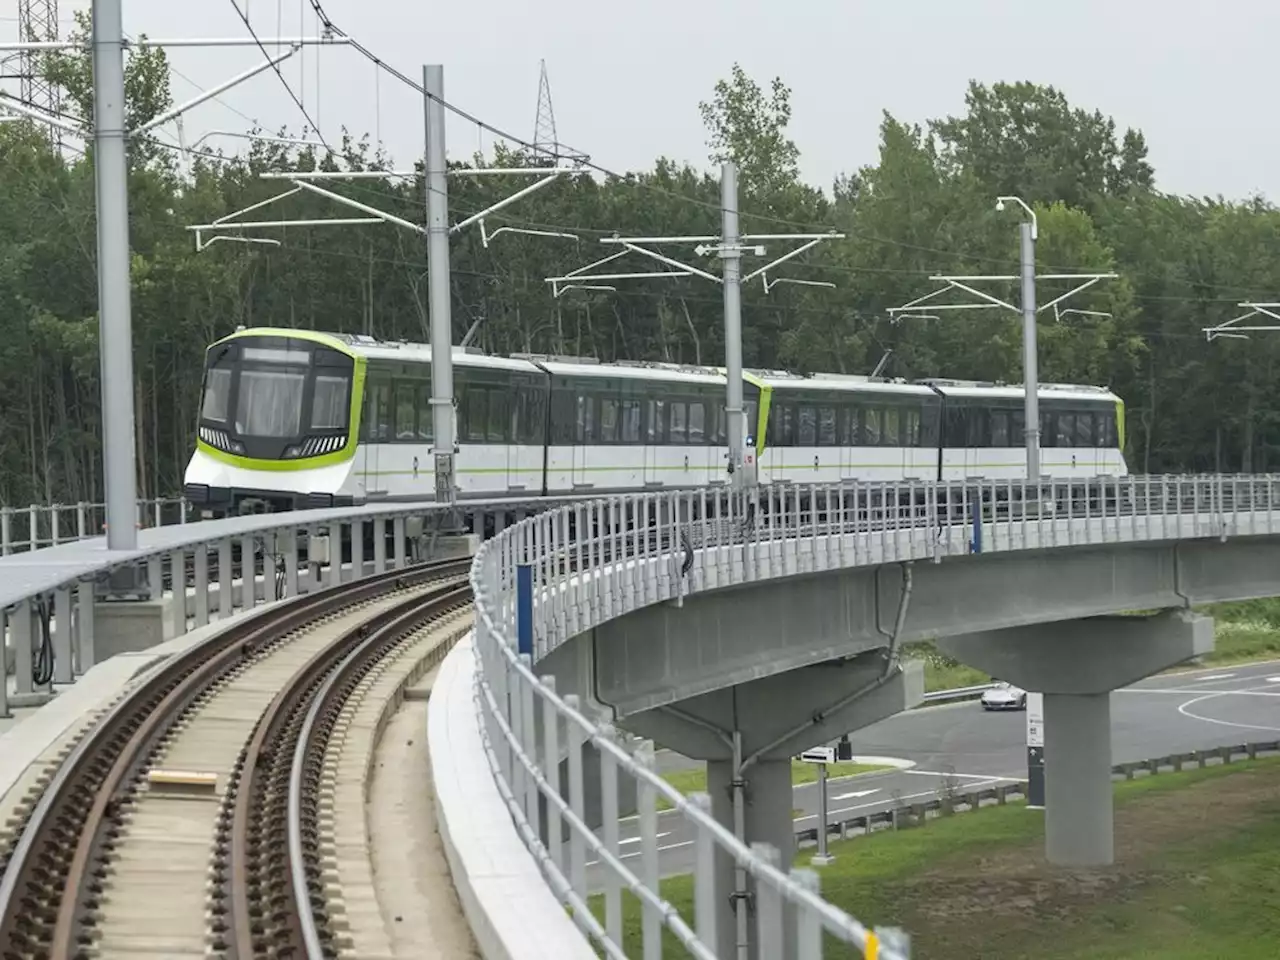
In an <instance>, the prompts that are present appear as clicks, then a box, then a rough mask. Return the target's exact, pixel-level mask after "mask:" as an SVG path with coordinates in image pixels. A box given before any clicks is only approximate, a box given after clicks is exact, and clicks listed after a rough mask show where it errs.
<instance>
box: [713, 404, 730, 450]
mask: <svg viewBox="0 0 1280 960" xmlns="http://www.w3.org/2000/svg"><path fill="white" fill-rule="evenodd" d="M712 409H713V410H715V412H716V414H715V416H716V420H715V424H714V425H713V426H712V428H711V440H710V442H711V443H712V444H714V445H716V446H724V445H725V444H726V443H728V442H729V422H728V421H729V413H728V411H727V410H725V408H724V404H723V403H717V404H713V405H712Z"/></svg>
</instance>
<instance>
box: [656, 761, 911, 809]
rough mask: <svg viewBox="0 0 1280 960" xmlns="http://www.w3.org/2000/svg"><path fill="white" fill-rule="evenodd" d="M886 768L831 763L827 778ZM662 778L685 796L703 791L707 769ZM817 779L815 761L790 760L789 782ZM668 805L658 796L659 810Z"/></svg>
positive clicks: (855, 774)
mask: <svg viewBox="0 0 1280 960" xmlns="http://www.w3.org/2000/svg"><path fill="white" fill-rule="evenodd" d="M888 769H890V768H889V767H886V766H884V765H883V764H878V763H831V764H828V765H827V778H828V779H835V778H836V777H854V776H857V775H858V774H860V773H871V772H873V771H875V770H888ZM663 779H664V780H666V781H667V783H669V784H671V785H672V786H673V787H675V788H676V789H677V790H679V791H680V792H681V793H683V794H684V795H685V796H688V795H689V794H691V793H698V792H699V791H701V792H703V793H705V792H706V789H707V770H706V768H705V767H702V766H698V767H693V768H690V769H688V770H674V771H672V772H671V773H666V774H663ZM817 779H818V765H817V764H816V763H805V762H804V761H802V760H792V761H791V783H792V784H793V785H795V786H799V785H800V784H802V783H813V782H814V781H815V780H817ZM670 806H671V804H669V803H667V801H666V800H665V799H664V798H663V797H659V798H658V809H659V810H666V809H668V808H670Z"/></svg>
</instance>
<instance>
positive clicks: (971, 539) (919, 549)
mask: <svg viewBox="0 0 1280 960" xmlns="http://www.w3.org/2000/svg"><path fill="white" fill-rule="evenodd" d="M1278 504H1280V479H1278V478H1276V477H1272V476H1264V477H1221V476H1209V477H1108V478H1099V479H1098V480H1096V481H1093V482H1090V483H1079V482H1074V483H1065V482H1064V483H1046V484H1044V485H1043V486H1041V487H1039V488H1035V487H1028V486H1026V485H1024V484H1022V483H1019V482H1013V481H997V482H975V483H972V484H969V485H956V484H945V485H944V484H932V483H925V482H920V483H905V484H887V483H881V484H866V483H856V482H849V483H843V484H836V485H794V484H788V485H776V486H773V487H762V488H759V489H757V490H756V491H753V492H752V493H751V494H750V495H745V494H730V493H727V492H724V491H722V490H700V491H683V492H678V493H669V494H644V495H635V496H621V497H612V498H607V499H602V500H599V501H593V502H587V503H575V504H570V505H567V506H564V507H560V508H557V509H554V510H549V511H547V512H544V513H542V514H539V515H538V516H536V517H531V518H529V519H527V520H525V521H524V522H522V523H520V524H518V525H516V526H515V527H513V528H511V529H509V530H507V531H505V532H504V533H503V534H501V535H499V536H497V537H495V538H494V539H491V540H489V541H488V542H486V543H485V544H484V545H483V547H482V548H481V550H480V552H479V554H478V555H477V556H476V559H475V561H474V564H473V567H472V583H473V587H474V590H475V597H476V608H477V617H476V623H477V652H478V654H477V655H478V658H479V661H480V666H481V669H480V670H478V671H477V680H476V686H477V690H476V698H477V704H478V707H479V709H480V710H481V712H482V715H483V720H484V727H485V732H486V735H487V739H488V745H489V751H490V756H491V763H492V765H493V772H494V775H495V778H496V780H497V782H498V785H499V789H500V791H501V792H502V794H503V796H504V798H505V799H506V802H507V804H508V807H509V809H510V811H511V814H512V817H513V819H514V820H515V822H516V824H517V827H518V828H519V830H520V832H521V835H522V836H523V838H524V840H525V842H526V844H527V845H528V847H529V849H530V851H531V852H532V853H533V855H534V856H535V858H536V859H537V860H538V861H539V863H540V865H541V867H542V869H543V872H544V875H545V876H546V877H547V880H548V882H549V884H550V885H551V886H552V888H553V889H554V891H555V892H556V894H557V896H559V898H560V899H561V901H562V902H563V903H564V904H565V905H566V906H567V907H568V908H569V909H570V911H571V913H572V915H573V916H574V918H575V920H576V921H577V922H578V924H579V925H580V927H581V929H582V930H583V931H584V933H585V934H586V935H587V936H589V937H590V938H591V939H592V940H593V941H594V942H595V943H596V944H597V946H598V947H599V948H600V949H602V950H603V951H604V953H606V954H607V955H609V956H613V957H623V956H626V953H624V944H623V921H622V917H623V908H622V891H624V890H627V891H630V892H631V893H632V894H634V895H635V897H636V898H637V899H638V900H639V901H640V903H641V907H642V911H643V918H644V919H643V931H642V940H643V952H644V956H645V957H646V958H649V957H657V956H660V955H661V947H660V943H661V936H662V928H664V927H665V928H666V929H667V930H669V931H670V933H671V934H672V935H674V936H675V938H676V939H677V940H679V941H680V943H681V944H683V945H684V947H685V948H686V949H687V950H688V951H689V952H690V953H691V954H693V955H694V956H697V957H705V958H712V957H716V956H717V949H718V948H722V947H723V945H720V944H717V943H716V940H715V938H716V935H717V933H716V930H715V923H714V917H715V904H716V900H717V898H725V897H728V896H729V895H730V894H731V893H734V892H735V891H729V890H721V889H717V888H716V881H715V871H714V869H713V866H712V863H713V860H714V858H715V850H716V848H720V849H721V850H724V851H726V852H727V853H728V855H729V856H730V857H731V858H732V859H733V860H734V862H735V863H736V864H737V866H738V868H739V869H740V870H741V871H743V873H744V874H746V875H749V876H750V877H752V878H754V886H755V888H756V893H755V899H754V902H753V903H752V905H751V910H750V914H751V915H752V916H753V917H754V919H753V920H751V925H752V926H753V927H754V928H755V930H754V936H755V937H758V938H759V941H758V942H759V943H760V945H761V948H762V949H761V955H762V956H782V955H784V952H785V954H787V955H795V956H798V957H800V958H802V960H807V958H816V957H820V956H821V955H822V936H821V931H823V930H825V931H827V932H828V933H830V934H832V935H834V936H835V937H836V938H838V939H840V940H843V941H844V942H847V943H851V944H854V945H856V946H858V947H860V948H861V949H863V950H864V951H865V952H866V953H867V954H869V955H872V954H874V953H875V950H878V955H879V956H881V957H886V958H887V957H895V958H896V957H905V956H906V955H907V953H908V949H909V948H908V942H907V940H906V938H905V936H904V935H903V934H902V933H901V932H900V931H897V930H881V931H871V930H868V928H867V927H866V926H864V925H863V924H861V923H859V922H858V921H857V920H855V919H854V918H852V917H850V916H849V915H847V914H846V913H844V912H843V911H841V910H839V909H837V908H835V907H834V906H832V905H831V904H829V903H827V902H825V901H824V900H822V898H821V896H820V892H819V887H818V877H817V875H816V874H815V873H813V872H812V871H809V870H804V869H797V870H789V868H790V864H779V863H778V853H777V851H776V850H772V849H771V848H768V847H766V846H763V845H753V846H752V847H751V848H750V849H748V848H747V847H746V846H744V845H743V843H742V842H741V841H740V840H739V839H738V838H736V837H735V836H734V835H733V834H732V833H731V832H729V831H727V830H726V829H724V828H723V827H722V826H720V825H719V824H718V823H717V822H716V821H715V820H714V819H713V818H712V817H711V814H710V809H709V800H708V798H707V797H706V796H705V795H694V796H691V797H689V798H684V797H681V796H680V795H679V794H678V793H677V792H676V791H675V790H673V789H672V788H671V787H670V786H669V785H668V784H667V783H666V782H665V781H664V780H662V778H660V777H658V776H657V775H656V774H655V772H654V769H653V764H652V759H651V753H650V752H649V751H650V750H651V749H652V748H651V746H650V745H646V744H642V745H641V747H640V749H638V750H627V749H625V748H624V747H623V746H622V743H621V740H620V738H619V736H618V733H617V731H616V730H615V729H614V727H613V726H612V725H611V724H610V723H609V722H607V721H605V720H601V719H593V718H590V717H587V716H585V715H584V713H583V712H582V710H581V709H580V704H579V703H578V701H577V698H576V697H573V696H563V697H562V696H560V695H558V694H557V692H556V689H555V683H554V678H553V677H550V676H543V677H539V676H538V674H537V668H536V663H537V660H538V659H539V658H541V657H542V656H544V655H545V654H546V653H548V652H549V651H551V650H553V649H555V648H556V647H557V646H559V645H560V644H561V643H563V642H565V641H566V640H568V639H569V638H571V637H574V636H578V635H580V634H581V633H583V632H584V631H586V630H588V629H590V628H591V627H593V626H596V625H598V624H599V623H602V622H604V621H607V620H609V619H611V618H614V617H618V616H622V615H624V614H626V613H628V612H630V611H632V610H636V609H639V608H641V607H644V606H647V605H650V604H654V603H660V602H675V603H680V602H682V601H683V598H684V597H685V596H687V595H689V594H690V593H694V592H698V591H701V590H714V589H718V588H722V587H728V586H732V585H736V584H742V583H749V582H752V581H756V580H764V579H771V578H777V577H785V576H791V575H798V574H804V573H812V572H818V571H822V570H835V569H840V568H845V567H851V566H859V565H869V564H878V563H885V562H896V561H903V560H941V559H942V558H944V557H947V556H957V555H963V554H969V553H982V552H1003V551H1009V550H1024V549H1045V548H1065V547H1073V546H1086V545H1092V544H1105V543H1123V542H1134V541H1144V540H1145V541H1151V540H1169V539H1186V538H1206V537H1215V538H1225V537H1228V536H1233V535H1250V534H1269V533H1275V532H1280V511H1278V510H1277V505H1278ZM521 567H525V568H527V577H528V580H527V581H526V583H528V584H529V590H528V600H527V606H526V611H527V612H526V613H525V614H524V615H521V614H520V613H519V612H518V611H519V608H520V606H521V604H520V599H519V598H520V590H519V589H518V583H519V580H520V568H521ZM522 621H527V623H524V624H522ZM522 625H523V626H524V631H523V635H522V630H521V627H522ZM588 743H590V744H591V745H592V746H593V747H595V748H596V749H597V750H598V751H599V752H600V757H601V762H600V778H601V780H600V797H601V804H602V814H601V823H602V826H601V829H600V835H599V836H597V834H596V833H595V832H594V831H593V830H592V829H591V828H590V827H588V825H587V823H586V821H585V819H584V817H585V808H584V784H583V782H582V779H583V776H584V770H583V760H582V753H583V748H584V746H585V745H586V744H588ZM566 757H567V760H568V783H567V789H566V788H565V785H564V784H563V783H562V781H561V778H560V774H559V770H560V763H561V760H562V759H563V758H566ZM619 771H622V772H624V773H625V774H627V775H628V776H629V777H630V778H632V780H633V781H634V783H635V785H636V789H637V798H638V804H639V806H638V820H639V834H640V837H639V839H640V848H641V849H640V855H639V858H638V859H639V864H640V865H639V872H638V873H637V872H634V871H632V870H631V869H630V868H629V867H628V866H627V864H626V863H625V862H624V860H623V858H622V855H621V852H620V845H619V830H618V826H617V821H618V816H617V815H618V811H619V801H618V780H617V776H618V772H619ZM659 796H662V797H664V798H665V799H666V800H667V801H668V802H669V803H670V804H671V805H672V806H673V807H675V808H676V809H677V810H678V811H679V813H680V815H681V816H683V817H684V818H685V819H686V820H687V821H689V823H690V824H691V825H692V828H693V834H694V836H695V837H696V840H695V848H696V854H695V864H696V867H695V872H694V876H695V902H694V911H693V912H694V916H693V917H692V918H688V917H684V916H682V915H680V914H679V913H678V912H677V911H676V909H675V908H674V907H673V906H672V905H671V904H669V903H667V902H666V901H664V900H663V899H662V897H661V893H660V891H659V885H658V880H659V869H660V868H659V854H658V834H657V820H656V812H655V803H656V800H657V798H658V797H659ZM540 808H541V809H540ZM547 811H549V813H548V812H547ZM566 832H567V836H568V843H567V853H566V849H565V848H566V844H565V842H564V834H565V833H566ZM588 849H590V850H591V851H592V853H593V855H594V857H595V858H596V859H597V860H598V862H599V864H600V868H599V869H600V870H601V871H602V872H603V887H604V921H603V923H602V922H601V921H600V920H599V918H598V917H597V916H596V915H595V913H593V912H592V911H591V910H590V909H589V904H588V896H589V891H588V888H587V882H586V875H585V867H584V863H585V854H586V851H587V850H588ZM628 859H630V858H628ZM788 871H789V872H788ZM744 879H745V877H743V876H740V877H739V878H738V879H737V880H736V881H735V886H736V887H738V889H739V890H742V889H745V885H744V883H743V880H744ZM784 911H787V912H789V913H790V915H791V916H792V917H794V919H795V925H794V927H791V926H788V925H784V924H783V923H782V922H781V919H782V916H783V913H784ZM747 918H748V914H747V913H746V912H743V913H741V914H740V915H739V919H738V923H739V928H738V939H739V942H740V943H741V942H742V940H743V939H744V937H746V936H747V935H748V933H747V930H746V929H745V928H744V926H743V924H744V922H746V920H747ZM789 930H794V936H795V937H796V942H795V943H793V944H788V945H786V946H785V950H784V944H783V943H782V941H781V939H780V938H782V937H783V936H784V931H789ZM871 944H874V945H875V946H874V950H873V949H872V947H871Z"/></svg>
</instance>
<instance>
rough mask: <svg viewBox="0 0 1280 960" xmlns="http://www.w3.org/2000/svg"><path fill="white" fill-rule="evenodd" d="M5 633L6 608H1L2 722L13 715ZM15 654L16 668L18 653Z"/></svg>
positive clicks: (0, 686)
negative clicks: (10, 708) (10, 703)
mask: <svg viewBox="0 0 1280 960" xmlns="http://www.w3.org/2000/svg"><path fill="white" fill-rule="evenodd" d="M5 632H6V631H5V612H4V607H0V720H7V719H8V718H9V717H11V716H12V715H13V714H11V713H10V712H9V676H10V674H11V673H12V671H11V670H10V669H9V649H10V645H9V644H8V643H6V641H5ZM14 653H15V657H14V660H15V666H16V660H17V656H16V654H17V651H16V650H15V651H14Z"/></svg>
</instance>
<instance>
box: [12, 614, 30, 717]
mask: <svg viewBox="0 0 1280 960" xmlns="http://www.w3.org/2000/svg"><path fill="white" fill-rule="evenodd" d="M31 619H32V611H31V601H30V600H22V601H20V602H19V603H17V604H16V605H15V606H14V608H13V618H12V619H11V620H10V621H9V629H10V631H12V634H13V681H14V692H15V693H17V694H19V695H22V694H28V695H29V694H31V693H32V692H33V691H34V690H35V663H34V657H32V654H31ZM15 702H16V701H15Z"/></svg>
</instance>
